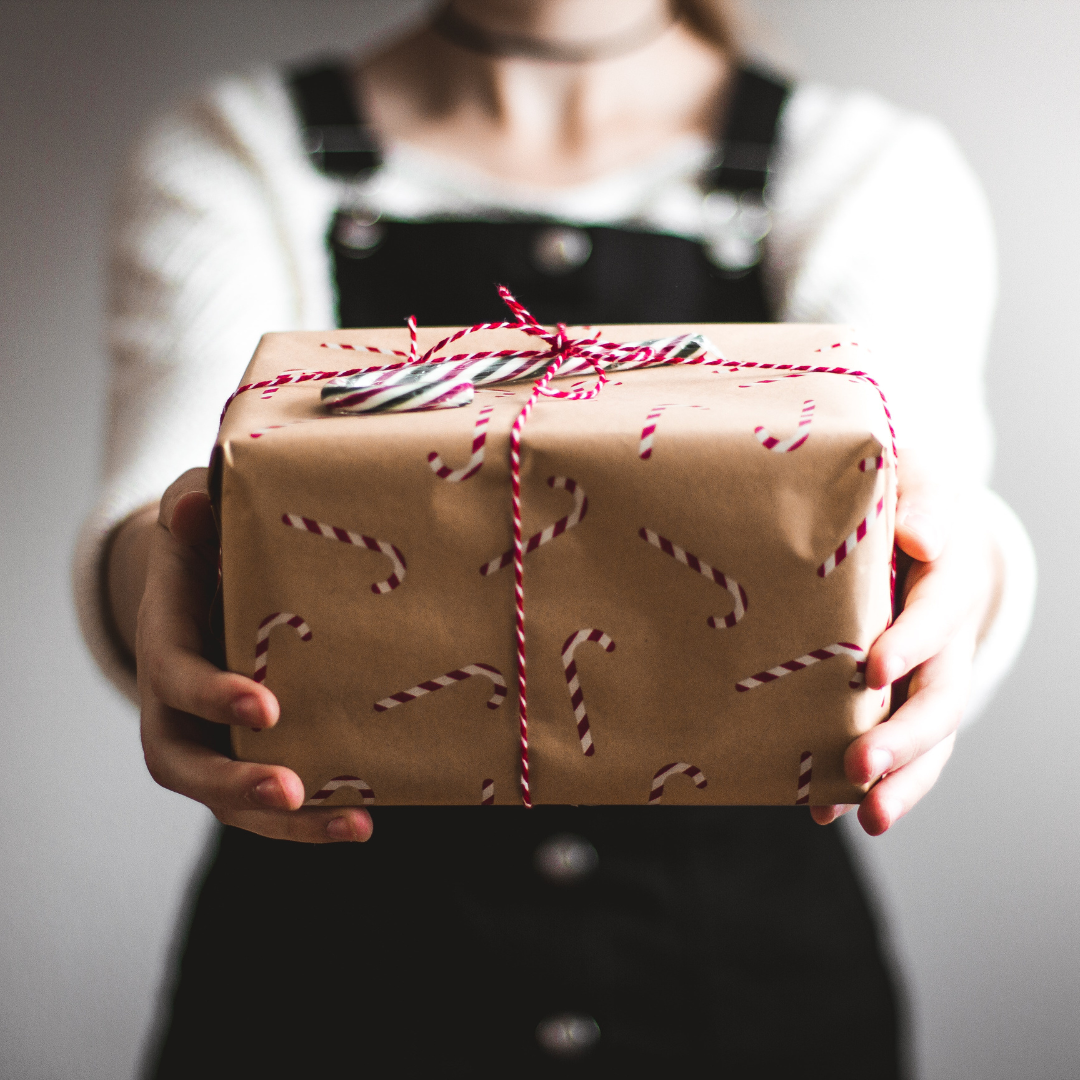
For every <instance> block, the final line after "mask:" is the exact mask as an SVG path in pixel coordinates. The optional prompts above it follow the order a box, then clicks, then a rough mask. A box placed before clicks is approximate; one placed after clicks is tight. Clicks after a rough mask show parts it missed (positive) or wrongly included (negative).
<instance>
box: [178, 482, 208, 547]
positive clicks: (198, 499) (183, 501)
mask: <svg viewBox="0 0 1080 1080" xmlns="http://www.w3.org/2000/svg"><path fill="white" fill-rule="evenodd" d="M169 531H170V532H171V533H172V534H173V536H175V537H176V539H177V540H179V541H180V542H181V543H182V544H188V545H189V546H191V547H204V548H209V549H211V550H215V551H216V549H217V546H218V534H217V525H216V524H215V522H214V510H213V507H212V506H211V505H210V496H209V495H207V494H206V492H205V491H189V492H187V493H186V494H184V495H181V496H180V498H179V499H177V500H176V503H175V504H174V505H173V509H172V517H171V518H170V521H169Z"/></svg>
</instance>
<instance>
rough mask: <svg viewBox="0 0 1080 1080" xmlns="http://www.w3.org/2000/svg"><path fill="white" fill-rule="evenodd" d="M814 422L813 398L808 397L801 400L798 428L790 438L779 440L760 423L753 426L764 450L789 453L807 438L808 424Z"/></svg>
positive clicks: (808, 432) (808, 434)
mask: <svg viewBox="0 0 1080 1080" xmlns="http://www.w3.org/2000/svg"><path fill="white" fill-rule="evenodd" d="M813 422H814V399H813V398H808V399H807V400H806V401H804V402H803V406H802V413H801V414H800V416H799V428H798V430H797V431H796V432H795V434H794V435H792V436H791V438H790V439H784V440H780V439H778V438H776V436H775V435H770V434H769V433H768V432H767V431H766V430H765V429H764V428H763V427H762V426H761V425H760V424H759V425H758V426H757V427H756V428H754V434H755V435H756V436H757V441H758V442H759V443H761V445H762V446H764V447H765V449H766V450H774V451H775V452H776V453H778V454H790V453H791V452H792V450H798V449H799V447H800V446H802V444H803V443H804V442H806V440H807V439H809V438H810V425H811V424H812V423H813Z"/></svg>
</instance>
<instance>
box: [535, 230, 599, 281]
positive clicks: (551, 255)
mask: <svg viewBox="0 0 1080 1080" xmlns="http://www.w3.org/2000/svg"><path fill="white" fill-rule="evenodd" d="M532 254H533V262H535V263H536V266H537V268H538V269H540V270H542V271H543V272H544V273H545V274H552V275H554V274H568V273H569V272H570V271H571V270H576V269H577V268H578V267H579V266H584V265H585V263H587V262H588V261H589V256H590V255H591V254H592V240H590V239H589V234H588V233H587V232H585V230H584V229H571V228H569V227H567V226H565V225H553V226H551V228H548V229H541V230H540V231H539V232H538V233H537V234H536V237H535V239H534V240H533V252H532Z"/></svg>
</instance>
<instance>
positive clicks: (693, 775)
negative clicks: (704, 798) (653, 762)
mask: <svg viewBox="0 0 1080 1080" xmlns="http://www.w3.org/2000/svg"><path fill="white" fill-rule="evenodd" d="M680 773H682V774H684V775H686V776H689V777H690V779H691V780H693V781H694V787H696V788H706V787H708V784H709V781H708V780H706V779H705V774H704V773H703V772H702V771H701V770H700V769H699V768H697V766H695V765H687V764H686V762H685V761H673V762H672V763H671V764H670V765H665V766H664V767H663V768H662V769H657V771H656V775H655V776H654V777H653V778H652V787H651V788H650V789H649V803H650V805H651V804H652V803H654V802H659V801H660V800H661V799H662V798H663V797H664V781H665V780H667V778H668V777H669V776H678V775H679V774H680Z"/></svg>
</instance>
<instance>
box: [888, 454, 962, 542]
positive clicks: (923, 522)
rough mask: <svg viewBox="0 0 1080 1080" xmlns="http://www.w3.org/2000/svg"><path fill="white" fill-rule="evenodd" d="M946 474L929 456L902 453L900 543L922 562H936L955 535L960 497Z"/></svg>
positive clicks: (898, 517) (899, 464) (898, 514)
mask: <svg viewBox="0 0 1080 1080" xmlns="http://www.w3.org/2000/svg"><path fill="white" fill-rule="evenodd" d="M943 472H944V470H943V469H942V468H941V466H940V464H939V463H934V462H933V461H932V460H931V459H930V458H929V457H928V456H927V455H925V454H922V453H920V452H918V451H915V450H910V449H903V450H901V451H899V456H898V459H897V479H898V486H899V491H898V501H897V505H896V543H897V545H898V546H899V548H900V550H901V551H903V552H904V553H905V554H907V555H910V556H911V557H912V558H913V559H916V560H917V561H919V562H933V560H934V559H936V558H937V557H938V556H939V555H940V554H941V552H942V551H943V550H944V548H945V544H946V543H947V542H948V539H949V534H950V533H951V532H952V525H953V518H954V516H955V512H956V494H957V493H956V491H955V489H954V487H953V485H952V484H950V483H948V482H947V479H946V477H945V476H944V475H943Z"/></svg>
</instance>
